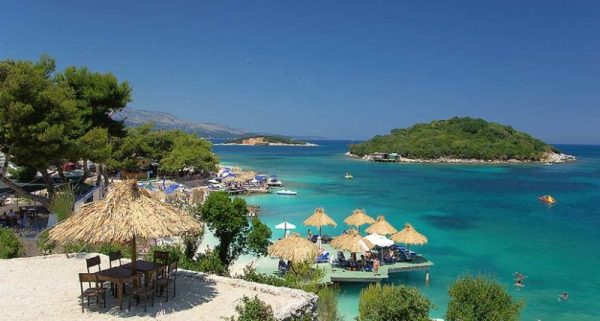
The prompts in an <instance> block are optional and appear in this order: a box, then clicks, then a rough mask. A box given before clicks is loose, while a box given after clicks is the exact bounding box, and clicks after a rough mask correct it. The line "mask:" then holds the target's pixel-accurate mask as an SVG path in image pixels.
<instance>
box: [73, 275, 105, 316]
mask: <svg viewBox="0 0 600 321" xmlns="http://www.w3.org/2000/svg"><path fill="white" fill-rule="evenodd" d="M84 283H87V284H88V288H87V289H85V290H84V289H83V284H84ZM91 284H94V286H91ZM79 287H80V289H81V313H84V312H85V299H86V298H87V305H88V308H89V307H90V301H91V298H94V297H95V298H96V304H97V305H98V312H100V298H102V302H103V303H104V307H105V308H106V290H105V289H104V288H103V287H102V284H101V282H100V280H98V275H97V274H96V273H79Z"/></svg>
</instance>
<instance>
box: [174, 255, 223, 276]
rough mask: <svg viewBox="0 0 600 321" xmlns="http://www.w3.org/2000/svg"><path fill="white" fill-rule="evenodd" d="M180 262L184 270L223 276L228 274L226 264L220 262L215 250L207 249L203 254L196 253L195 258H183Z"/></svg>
mask: <svg viewBox="0 0 600 321" xmlns="http://www.w3.org/2000/svg"><path fill="white" fill-rule="evenodd" d="M180 264H181V267H182V268H184V269H186V270H191V271H198V272H204V273H209V274H217V275H225V276H227V275H228V274H229V270H228V269H227V266H226V265H224V264H223V262H221V259H220V258H219V253H218V252H217V251H207V252H206V253H204V254H200V255H198V257H197V258H196V259H195V260H191V259H188V258H185V259H184V260H182V261H180Z"/></svg>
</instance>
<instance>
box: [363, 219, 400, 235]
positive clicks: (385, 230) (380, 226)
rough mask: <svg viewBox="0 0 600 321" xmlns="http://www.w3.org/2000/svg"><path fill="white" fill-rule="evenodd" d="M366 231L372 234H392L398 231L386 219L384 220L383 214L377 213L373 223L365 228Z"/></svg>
mask: <svg viewBox="0 0 600 321" xmlns="http://www.w3.org/2000/svg"><path fill="white" fill-rule="evenodd" d="M366 231H367V233H369V234H373V233H377V234H380V235H387V234H394V233H396V232H398V230H396V229H395V228H394V227H393V226H392V225H391V224H390V223H388V221H386V220H385V217H384V216H383V215H379V216H378V217H377V221H376V222H375V223H373V225H371V226H369V227H368V228H367V229H366Z"/></svg>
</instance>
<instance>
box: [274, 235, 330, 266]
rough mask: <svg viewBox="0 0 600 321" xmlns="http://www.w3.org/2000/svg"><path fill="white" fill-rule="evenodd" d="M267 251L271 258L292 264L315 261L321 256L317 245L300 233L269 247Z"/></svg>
mask: <svg viewBox="0 0 600 321" xmlns="http://www.w3.org/2000/svg"><path fill="white" fill-rule="evenodd" d="M267 251H268V252H269V255H270V256H275V257H278V258H281V259H284V260H290V261H292V262H307V261H313V260H314V259H315V257H316V256H317V255H319V248H317V246H316V245H315V243H313V242H311V241H309V240H307V239H305V238H303V237H300V235H298V233H292V234H290V235H289V236H287V237H284V238H282V239H280V240H279V241H277V242H275V243H273V244H272V245H269V247H268V249H267Z"/></svg>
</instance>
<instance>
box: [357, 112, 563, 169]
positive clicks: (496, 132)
mask: <svg viewBox="0 0 600 321" xmlns="http://www.w3.org/2000/svg"><path fill="white" fill-rule="evenodd" d="M375 153H388V154H392V153H396V154H398V158H397V160H398V161H432V160H434V161H440V162H456V161H461V160H464V161H492V162H506V161H511V162H529V161H535V162H561V161H568V160H573V159H574V158H573V159H570V158H569V157H567V156H568V155H564V154H559V151H558V150H557V149H556V148H554V147H553V146H551V145H548V144H546V143H544V142H543V141H541V140H539V139H536V138H533V137H532V136H531V135H529V134H527V133H524V132H521V131H518V130H515V129H513V128H512V127H510V126H505V125H501V124H498V123H493V122H487V121H485V120H483V119H475V118H470V117H462V118H460V117H454V118H451V119H448V120H438V121H432V122H430V123H428V124H416V125H414V126H412V127H408V128H402V129H394V130H392V131H391V132H390V134H388V135H384V136H375V137H373V138H371V139H370V140H368V141H366V142H364V143H360V144H354V145H350V154H351V155H355V156H361V157H364V158H366V159H371V160H376V159H375V158H380V157H383V156H381V155H373V154H375ZM561 155H564V156H561ZM374 156H376V157H374ZM393 156H396V155H393ZM571 157H572V156H571ZM394 158H395V157H394Z"/></svg>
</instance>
